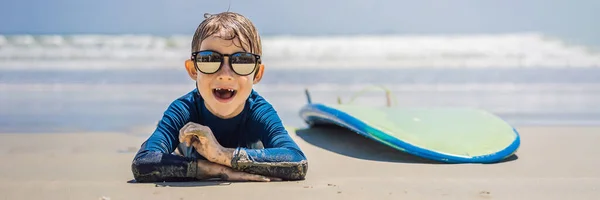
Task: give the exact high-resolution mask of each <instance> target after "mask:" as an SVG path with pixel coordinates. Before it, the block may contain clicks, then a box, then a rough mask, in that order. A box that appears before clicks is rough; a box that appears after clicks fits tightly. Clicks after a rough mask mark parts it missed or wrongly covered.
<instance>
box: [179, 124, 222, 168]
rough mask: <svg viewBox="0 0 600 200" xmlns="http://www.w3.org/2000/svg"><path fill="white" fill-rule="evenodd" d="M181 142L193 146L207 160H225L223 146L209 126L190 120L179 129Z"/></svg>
mask: <svg viewBox="0 0 600 200" xmlns="http://www.w3.org/2000/svg"><path fill="white" fill-rule="evenodd" d="M179 142H182V143H185V144H186V145H187V146H193V147H194V148H195V149H196V151H198V153H199V154H200V155H202V156H204V157H205V158H206V159H207V160H209V161H211V162H215V161H217V160H224V158H222V157H224V153H223V151H224V150H223V147H222V146H221V145H220V144H219V142H217V139H215V136H214V135H213V133H212V131H211V130H210V128H209V127H208V126H203V125H200V124H197V123H194V122H189V123H187V124H186V125H185V126H183V128H181V129H180V130H179Z"/></svg>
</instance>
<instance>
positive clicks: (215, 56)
mask: <svg viewBox="0 0 600 200" xmlns="http://www.w3.org/2000/svg"><path fill="white" fill-rule="evenodd" d="M225 56H227V57H229V66H231V69H232V70H233V72H235V73H236V74H237V75H240V76H247V75H250V74H252V72H254V70H256V67H257V66H258V64H259V63H260V56H259V55H256V54H252V53H248V52H237V53H233V54H221V53H219V52H216V51H211V50H205V51H198V52H193V53H192V61H194V66H195V67H196V70H198V71H200V72H202V73H204V74H214V73H217V71H219V70H220V69H221V67H223V63H224V61H225Z"/></svg>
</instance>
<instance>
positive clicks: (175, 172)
mask: <svg viewBox="0 0 600 200" xmlns="http://www.w3.org/2000/svg"><path fill="white" fill-rule="evenodd" d="M191 106H192V105H191V104H190V103H188V102H186V101H183V100H176V101H174V102H173V103H171V105H170V106H169V108H168V109H167V110H166V111H165V113H164V115H163V118H162V119H161V121H160V122H159V124H158V126H157V127H156V129H155V131H154V133H152V135H151V136H150V137H149V138H148V140H146V141H145V142H144V143H143V144H142V146H141V148H140V150H139V151H138V152H137V154H136V155H135V157H134V159H133V162H132V165H131V168H132V172H133V176H134V178H135V179H136V181H138V182H157V181H177V180H181V181H182V180H193V179H195V178H197V177H199V176H201V174H199V173H200V172H201V171H200V170H198V162H197V161H196V160H194V159H191V158H185V157H182V156H178V155H173V154H171V152H173V151H174V150H175V148H176V147H177V145H178V144H179V140H178V133H179V129H180V128H181V127H183V125H184V124H185V123H186V122H188V121H189V120H190V119H191V113H190V112H189V110H190V108H192V107H191Z"/></svg>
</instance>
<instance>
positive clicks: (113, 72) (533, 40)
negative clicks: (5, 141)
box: [0, 33, 600, 134]
mask: <svg viewBox="0 0 600 200" xmlns="http://www.w3.org/2000/svg"><path fill="white" fill-rule="evenodd" d="M190 38H191V37H188V36H140V35H53V36H52V35H46V36H34V35H4V36H2V35H0V133H5V132H23V133H27V132H62V131H134V132H135V131H137V130H140V129H138V127H152V126H154V125H155V124H156V122H157V121H158V120H160V118H161V116H162V113H163V112H164V110H165V109H166V108H167V106H168V105H169V103H171V101H173V100H174V99H176V98H177V97H179V96H181V95H184V94H185V93H187V92H189V91H190V90H192V89H193V88H194V82H193V81H192V80H190V79H189V78H188V77H187V74H186V72H185V71H184V68H183V60H184V59H185V58H186V57H187V56H188V54H189V44H188V43H189V40H190ZM263 49H264V61H265V63H266V64H267V71H266V72H265V77H264V79H263V80H262V81H261V82H260V83H259V84H257V85H255V89H256V90H257V91H258V92H259V93H260V94H262V95H263V96H265V97H266V98H267V100H269V101H270V102H271V103H272V104H273V106H275V108H276V109H277V110H278V113H279V115H280V116H281V117H282V119H283V120H284V123H285V124H286V125H290V126H296V127H300V126H305V125H304V123H303V122H302V121H301V119H300V117H299V116H298V110H299V109H300V108H301V107H302V106H303V105H305V104H306V97H305V93H304V90H305V89H308V90H309V91H310V93H311V96H312V99H313V101H315V102H324V103H336V102H337V99H338V98H340V99H341V100H342V102H343V103H347V102H348V101H349V100H350V99H352V98H353V96H354V95H357V94H360V96H359V97H358V98H356V99H355V101H354V102H353V103H361V104H369V105H374V106H378V105H381V106H382V105H384V104H385V96H384V92H383V91H382V90H379V89H378V87H384V88H387V89H389V90H390V91H392V93H393V95H394V99H395V104H396V106H405V107H476V108H481V109H485V110H488V111H490V112H492V113H495V114H497V115H498V116H500V117H502V118H503V119H505V120H506V121H508V122H509V123H511V124H513V125H515V126H526V125H600V67H598V66H600V53H599V52H596V51H595V50H593V49H592V48H589V47H586V46H583V45H575V44H567V43H565V42H562V41H561V40H560V39H557V38H549V37H546V36H544V35H542V34H536V33H515V34H503V35H459V36H443V35H441V36H439V35H438V36H389V35H381V36H344V37H342V36H328V37H299V36H277V37H275V36H271V37H264V38H263ZM375 86H377V87H375ZM365 89H368V90H366V91H367V92H364V93H363V92H362V91H364V90H365ZM141 134H147V133H141Z"/></svg>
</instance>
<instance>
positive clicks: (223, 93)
mask: <svg viewBox="0 0 600 200" xmlns="http://www.w3.org/2000/svg"><path fill="white" fill-rule="evenodd" d="M236 93H237V90H234V89H224V88H214V89H213V95H215V98H217V100H219V101H221V102H227V101H229V100H231V99H232V98H233V97H234V96H235V94H236Z"/></svg>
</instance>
